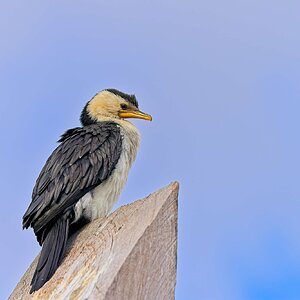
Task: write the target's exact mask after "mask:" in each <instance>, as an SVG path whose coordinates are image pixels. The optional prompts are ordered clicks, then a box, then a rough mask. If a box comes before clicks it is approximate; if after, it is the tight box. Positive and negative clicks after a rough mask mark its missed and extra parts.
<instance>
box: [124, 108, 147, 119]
mask: <svg viewBox="0 0 300 300" xmlns="http://www.w3.org/2000/svg"><path fill="white" fill-rule="evenodd" d="M119 117H120V118H123V119H125V118H137V119H143V120H147V121H152V117H151V116H150V115H148V114H145V113H143V112H141V111H139V110H120V111H119Z"/></svg>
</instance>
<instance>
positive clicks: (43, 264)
mask: <svg viewBox="0 0 300 300" xmlns="http://www.w3.org/2000/svg"><path fill="white" fill-rule="evenodd" d="M68 233H69V218H68V217H67V216H66V215H64V216H62V217H60V218H59V219H57V220H56V222H55V223H54V225H53V226H52V228H51V229H50V231H49V232H48V234H47V236H46V238H45V240H44V242H43V248H42V251H41V255H40V258H39V261H38V264H37V267H36V269H35V272H34V274H33V278H32V281H31V290H30V293H33V292H34V291H37V290H38V289H40V288H41V287H42V286H43V285H44V284H45V282H47V281H48V280H49V279H50V278H51V277H52V275H53V274H54V272H55V271H56V269H57V268H58V266H59V265H60V263H61V262H62V259H63V258H64V255H65V252H66V244H67V239H68Z"/></svg>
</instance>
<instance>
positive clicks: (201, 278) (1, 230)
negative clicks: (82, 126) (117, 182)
mask: <svg viewBox="0 0 300 300" xmlns="http://www.w3.org/2000/svg"><path fill="white" fill-rule="evenodd" d="M299 10H300V4H299V2H298V1H289V0H288V1H284V2H283V1H274V0H273V1H266V0H264V1H258V0H254V1H247V0H246V1H234V0H228V1H220V0H212V1H202V2H201V1H192V0H187V1H169V0H167V1H157V0H154V1H137V0H129V1H122V2H121V1H96V0H90V1H42V2H41V1H15V0H11V1H2V2H1V4H0V34H1V35H0V36H1V47H0V85H1V89H0V97H1V102H0V111H1V156H0V160H1V166H2V167H1V175H0V176H1V185H2V193H1V196H2V201H1V203H2V205H1V211H2V213H1V227H0V234H1V237H2V247H0V260H1V264H0V265H1V270H2V271H1V272H0V298H1V299H3V298H6V297H7V296H8V295H9V294H10V292H11V291H12V289H13V287H14V286H15V285H16V283H17V282H18V280H19V278H20V277H21V275H22V274H23V273H24V271H25V270H26V268H27V267H28V265H29V264H30V262H31V261H32V259H33V258H34V257H35V256H36V254H37V253H38V251H39V246H38V245H37V243H36V241H35V238H34V235H33V232H32V231H30V230H28V231H22V229H21V218H22V215H23V213H24V211H25V209H26V208H27V206H28V204H29V202H30V196H31V190H32V187H33V185H34V182H35V179H36V177H37V175H38V173H39V171H40V169H41V167H42V166H43V164H44V162H45V160H46V159H47V157H48V156H49V155H50V153H51V151H52V150H53V149H54V148H55V146H56V144H55V141H56V140H57V139H58V137H59V135H60V134H61V133H62V132H64V130H65V129H67V128H72V127H76V126H78V124H79V122H78V118H79V114H80V111H81V109H82V107H83V106H84V104H85V103H86V102H87V101H88V100H89V99H90V98H91V97H92V96H93V95H94V94H95V93H96V92H97V91H99V90H101V89H104V88H108V87H114V88H118V89H120V90H122V91H124V92H128V93H135V94H136V96H137V99H138V100H139V102H140V107H141V109H142V110H143V111H145V112H149V113H151V114H152V115H153V118H154V120H153V122H152V123H149V122H142V121H134V122H135V124H136V125H137V126H138V127H139V128H140V130H141V133H142V144H141V148H140V151H139V154H138V158H137V160H136V163H135V165H134V167H133V168H132V171H131V173H130V177H129V181H128V184H127V186H126V188H125V189H124V192H123V194H122V196H121V199H120V201H119V202H118V205H121V204H124V203H129V202H131V201H133V200H135V199H138V198H142V197H144V196H145V195H147V194H149V193H150V192H152V191H154V190H156V189H158V188H160V187H162V186H164V185H166V184H168V183H169V182H170V181H173V180H178V181H179V182H180V184H181V189H180V199H179V244H178V276H177V288H176V296H177V299H207V300H210V299H212V300H218V299H225V300H226V299H230V300H231V299H237V300H239V299H246V300H247V299H251V300H252V299H254V300H256V299H267V300H268V299H276V300H277V299H299V298H300V254H299V253H300V242H299V236H300V218H299V212H300V202H299V199H300V188H299V175H300V174H299V173H300V171H299V170H300V159H299V150H300V149H299V148H300V142H299V123H300V122H299V110H300V101H299V95H300V85H299V78H300V35H299V28H300V19H299Z"/></svg>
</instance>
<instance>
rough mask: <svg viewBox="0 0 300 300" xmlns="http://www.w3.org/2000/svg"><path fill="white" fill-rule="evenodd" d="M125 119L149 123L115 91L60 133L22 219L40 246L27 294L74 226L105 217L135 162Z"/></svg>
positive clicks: (46, 274) (135, 142) (131, 130)
mask: <svg viewBox="0 0 300 300" xmlns="http://www.w3.org/2000/svg"><path fill="white" fill-rule="evenodd" d="M128 118H139V119H143V120H148V121H152V116H151V115H149V114H146V113H143V112H142V111H140V110H139V105H138V101H137V99H136V97H135V95H131V94H126V93H123V92H121V91H119V90H117V89H105V90H102V91H100V92H98V93H97V94H96V95H95V96H94V97H93V98H92V99H91V100H90V101H88V102H87V103H86V105H85V106H84V108H83V110H82V112H81V115H80V122H81V126H80V127H75V128H72V129H69V130H67V131H66V132H65V133H63V134H62V135H61V137H60V139H59V140H58V143H59V145H58V146H57V148H56V149H55V150H54V151H53V152H52V154H51V155H50V157H49V158H48V160H47V161H46V163H45V165H44V167H43V168H42V170H41V172H40V174H39V176H38V178H37V180H36V183H35V185H34V188H33V191H32V201H31V203H30V205H29V207H28V209H27V210H26V212H25V214H24V216H23V229H24V228H25V229H27V228H29V227H32V228H33V231H34V233H35V235H36V238H37V241H38V243H39V244H40V245H41V246H42V250H41V254H40V257H39V260H38V263H37V267H36V269H35V272H34V275H33V278H32V281H31V289H30V293H33V292H35V291H37V290H39V289H40V288H41V287H42V286H43V285H44V284H45V283H46V282H47V281H48V280H49V279H50V278H51V277H52V276H53V274H54V273H55V271H56V270H57V268H58V267H59V265H60V264H61V262H62V260H63V258H64V256H65V253H66V243H67V240H68V237H69V236H70V235H71V232H72V228H75V230H76V225H79V226H82V224H86V223H89V222H91V221H93V220H95V219H97V218H100V217H104V216H106V215H108V214H109V212H110V211H111V209H112V207H113V205H114V203H115V202H116V201H117V199H118V197H119V195H120V193H121V190H122V188H123V187H124V185H125V183H126V181H127V177H128V172H129V169H130V168H131V166H132V163H133V162H134V160H135V157H136V154H137V151H138V148H139V143H140V133H139V130H138V129H137V127H136V126H135V125H134V124H133V123H131V122H129V121H128Z"/></svg>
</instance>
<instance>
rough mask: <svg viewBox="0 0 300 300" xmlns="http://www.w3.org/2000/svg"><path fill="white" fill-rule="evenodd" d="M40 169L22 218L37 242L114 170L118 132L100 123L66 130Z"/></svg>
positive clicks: (111, 125) (112, 125)
mask: <svg viewBox="0 0 300 300" xmlns="http://www.w3.org/2000/svg"><path fill="white" fill-rule="evenodd" d="M59 141H60V142H61V144H60V145H59V146H58V147H57V148H56V149H55V150H54V151H53V153H52V154H51V156H50V157H49V159H48V160H47V162H46V164H45V166H44V167H43V169H42V171H41V173H40V175H39V177H38V179H37V181H36V184H35V187H34V189H33V192H32V202H31V204H30V205H29V207H28V209H27V211H26V213H25V214H24V217H23V227H25V228H28V227H29V226H31V227H33V228H34V231H35V233H36V235H37V237H38V240H39V242H42V239H43V236H44V234H43V232H44V229H45V228H46V227H47V225H48V224H49V222H52V221H54V220H55V218H57V217H58V216H59V214H61V213H63V212H64V211H66V210H68V209H72V208H73V207H74V206H75V204H76V203H77V201H78V200H79V199H80V198H81V197H82V196H83V195H84V194H86V193H87V192H89V191H90V190H92V189H93V188H94V187H95V186H97V185H99V184H100V183H101V182H103V181H104V180H106V179H107V178H108V177H109V175H110V174H111V173H112V171H113V170H114V168H115V166H116V164H117V162H118V159H119V157H120V154H121V150H122V138H121V134H120V128H119V127H118V126H117V125H116V124H115V123H113V122H102V123H98V124H93V125H89V126H85V127H82V128H74V129H70V130H68V131H67V132H66V133H65V134H64V135H62V137H61V139H60V140H59Z"/></svg>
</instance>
